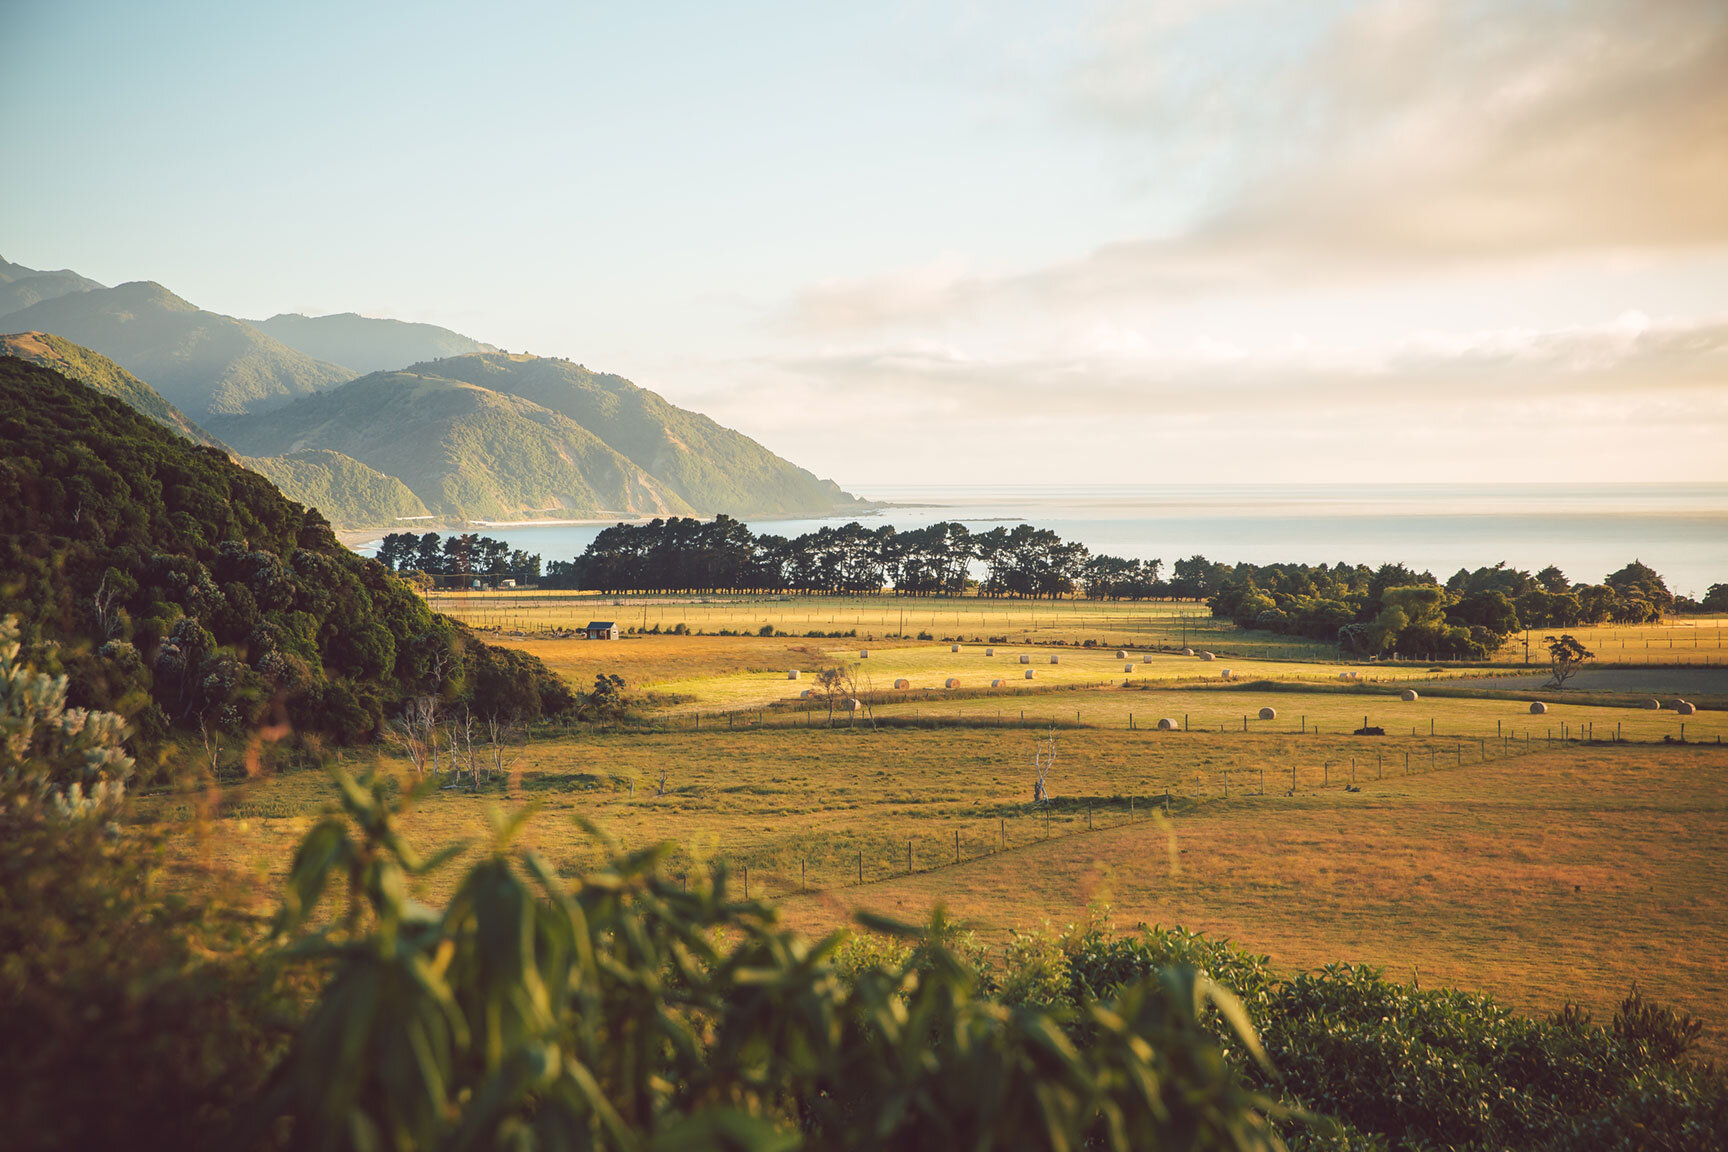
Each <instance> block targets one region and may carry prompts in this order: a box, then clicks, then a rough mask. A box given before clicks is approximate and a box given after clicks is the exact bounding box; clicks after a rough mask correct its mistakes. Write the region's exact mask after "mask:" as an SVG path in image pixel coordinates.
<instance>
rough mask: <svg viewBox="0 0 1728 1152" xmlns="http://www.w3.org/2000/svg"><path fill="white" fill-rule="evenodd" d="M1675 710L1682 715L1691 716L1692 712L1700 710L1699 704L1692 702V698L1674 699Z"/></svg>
mask: <svg viewBox="0 0 1728 1152" xmlns="http://www.w3.org/2000/svg"><path fill="white" fill-rule="evenodd" d="M1674 711H1676V712H1678V713H1680V715H1682V716H1690V715H1692V713H1694V712H1696V711H1698V705H1696V704H1694V703H1692V702H1691V701H1690V700H1676V701H1674Z"/></svg>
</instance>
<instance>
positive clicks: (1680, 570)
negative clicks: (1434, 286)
mask: <svg viewBox="0 0 1728 1152" xmlns="http://www.w3.org/2000/svg"><path fill="white" fill-rule="evenodd" d="M867 494H868V496H869V497H870V498H871V499H873V500H878V501H882V502H883V503H884V504H885V505H886V506H885V507H883V508H881V509H879V510H875V511H872V512H867V513H851V514H848V515H844V516H839V517H831V518H806V519H796V520H746V521H745V523H746V524H748V525H749V527H750V529H751V530H752V531H753V532H757V533H765V532H772V533H775V534H777V535H782V536H796V535H799V534H801V533H804V532H809V531H813V530H815V529H816V528H819V527H821V526H823V525H825V524H829V525H832V524H843V523H846V522H847V521H850V520H856V521H858V522H860V523H862V524H864V525H866V526H868V527H876V526H879V525H882V524H891V525H893V526H894V527H895V528H896V529H901V530H904V529H908V528H919V527H923V526H925V525H928V524H934V523H939V522H941V521H945V520H958V521H960V522H961V523H963V524H965V525H966V526H967V527H968V528H970V529H971V530H972V531H974V532H981V531H988V530H989V529H991V528H993V527H995V526H997V525H999V524H1001V525H1008V526H1012V525H1014V524H1019V523H1028V524H1033V525H1035V526H1037V527H1039V528H1049V529H1052V530H1053V531H1055V532H1056V533H1057V534H1058V535H1059V536H1061V537H1062V538H1063V539H1065V540H1077V541H1079V542H1080V543H1083V544H1085V545H1086V546H1087V547H1088V548H1090V549H1091V550H1092V551H1093V552H1103V553H1110V554H1113V555H1117V556H1129V557H1135V558H1138V559H1147V560H1150V559H1160V560H1163V561H1164V564H1165V571H1166V573H1168V571H1169V565H1170V564H1171V562H1173V561H1175V560H1177V559H1180V558H1184V557H1188V556H1194V555H1202V556H1205V557H1207V558H1208V559H1211V560H1218V561H1224V562H1226V563H1236V562H1240V561H1248V562H1250V563H1255V564H1267V563H1274V562H1282V561H1290V562H1299V563H1308V564H1319V563H1327V564H1336V563H1340V562H1343V563H1350V564H1368V565H1371V566H1378V565H1380V564H1383V563H1388V562H1399V563H1403V564H1407V565H1409V566H1410V567H1411V568H1414V569H1416V570H1417V571H1429V572H1432V573H1434V574H1435V575H1436V576H1438V577H1439V578H1440V579H1442V580H1444V579H1445V578H1446V577H1447V576H1449V575H1451V574H1452V573H1453V572H1455V571H1457V570H1458V569H1459V568H1478V567H1482V566H1484V565H1492V564H1497V563H1500V562H1505V563H1506V564H1508V565H1510V566H1512V567H1516V568H1523V569H1527V570H1530V571H1536V570H1539V569H1541V568H1543V567H1546V566H1547V565H1549V564H1557V565H1559V567H1560V568H1561V569H1562V570H1563V571H1564V572H1565V573H1566V574H1567V576H1569V577H1570V578H1571V579H1572V580H1573V581H1574V582H1581V583H1582V582H1588V583H1596V582H1599V581H1600V580H1601V579H1602V578H1603V577H1604V576H1605V575H1607V574H1608V573H1609V572H1612V571H1614V570H1616V569H1618V568H1620V567H1622V566H1624V565H1625V564H1627V563H1628V562H1630V561H1632V560H1634V559H1636V560H1641V561H1643V562H1644V563H1645V564H1648V565H1650V566H1651V567H1652V568H1654V569H1656V571H1658V572H1660V573H1661V574H1662V575H1663V576H1664V577H1665V578H1666V579H1667V581H1668V586H1669V587H1670V588H1671V589H1672V590H1673V591H1674V592H1675V593H1677V594H1684V595H1690V596H1695V597H1696V596H1702V595H1703V594H1704V592H1705V590H1706V589H1707V588H1708V587H1709V586H1710V585H1711V584H1716V583H1721V582H1724V581H1728V484H1714V483H1694V484H1582V485H1580V484H1384V485H1372V486H1364V485H1356V484H1302V485H1226V484H1208V485H1198V484H1181V485H1178V484H1146V485H1129V486H1124V485H1110V486H1086V485H1071V486H1063V487H1038V488H1032V487H1012V486H989V487H986V486H964V487H963V486H945V487H936V486H928V485H902V486H892V487H888V486H884V487H875V488H871V489H869V490H868V493H867ZM604 527H605V525H604V524H480V525H474V526H472V527H471V528H470V530H471V531H477V532H480V533H481V534H483V535H486V536H492V537H495V538H498V539H501V540H504V541H505V542H507V543H508V544H509V545H510V546H511V547H512V548H522V549H524V550H526V551H529V552H537V553H539V554H540V555H541V556H542V557H544V558H545V559H546V560H568V559H571V558H572V557H574V556H576V555H579V554H580V553H581V552H582V550H583V549H585V548H586V547H587V546H588V544H589V543H590V542H591V541H592V540H593V539H594V537H595V536H596V535H598V534H599V532H600V531H601V530H602V529H603V528H604ZM376 545H377V541H376V540H373V541H369V542H367V543H366V544H363V545H360V546H359V550H360V551H362V552H365V553H368V554H370V553H371V552H372V551H374V550H375V549H376Z"/></svg>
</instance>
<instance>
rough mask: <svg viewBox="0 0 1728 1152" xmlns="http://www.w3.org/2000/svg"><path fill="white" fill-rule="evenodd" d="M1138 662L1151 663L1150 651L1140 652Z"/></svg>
mask: <svg viewBox="0 0 1728 1152" xmlns="http://www.w3.org/2000/svg"><path fill="white" fill-rule="evenodd" d="M1140 663H1142V664H1150V663H1152V653H1150V652H1144V653H1141V656H1140Z"/></svg>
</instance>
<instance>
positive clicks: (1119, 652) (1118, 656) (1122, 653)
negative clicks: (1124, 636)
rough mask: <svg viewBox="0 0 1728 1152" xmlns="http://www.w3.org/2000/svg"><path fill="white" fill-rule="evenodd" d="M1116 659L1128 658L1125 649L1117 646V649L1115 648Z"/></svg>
mask: <svg viewBox="0 0 1728 1152" xmlns="http://www.w3.org/2000/svg"><path fill="white" fill-rule="evenodd" d="M1116 659H1118V660H1126V659H1128V653H1127V652H1126V651H1124V650H1123V649H1121V648H1118V649H1116Z"/></svg>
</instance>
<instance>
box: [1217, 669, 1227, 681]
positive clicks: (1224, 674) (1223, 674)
mask: <svg viewBox="0 0 1728 1152" xmlns="http://www.w3.org/2000/svg"><path fill="white" fill-rule="evenodd" d="M1218 676H1219V678H1220V679H1224V680H1228V679H1230V669H1228V668H1226V669H1224V671H1222V672H1220V673H1218Z"/></svg>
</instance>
